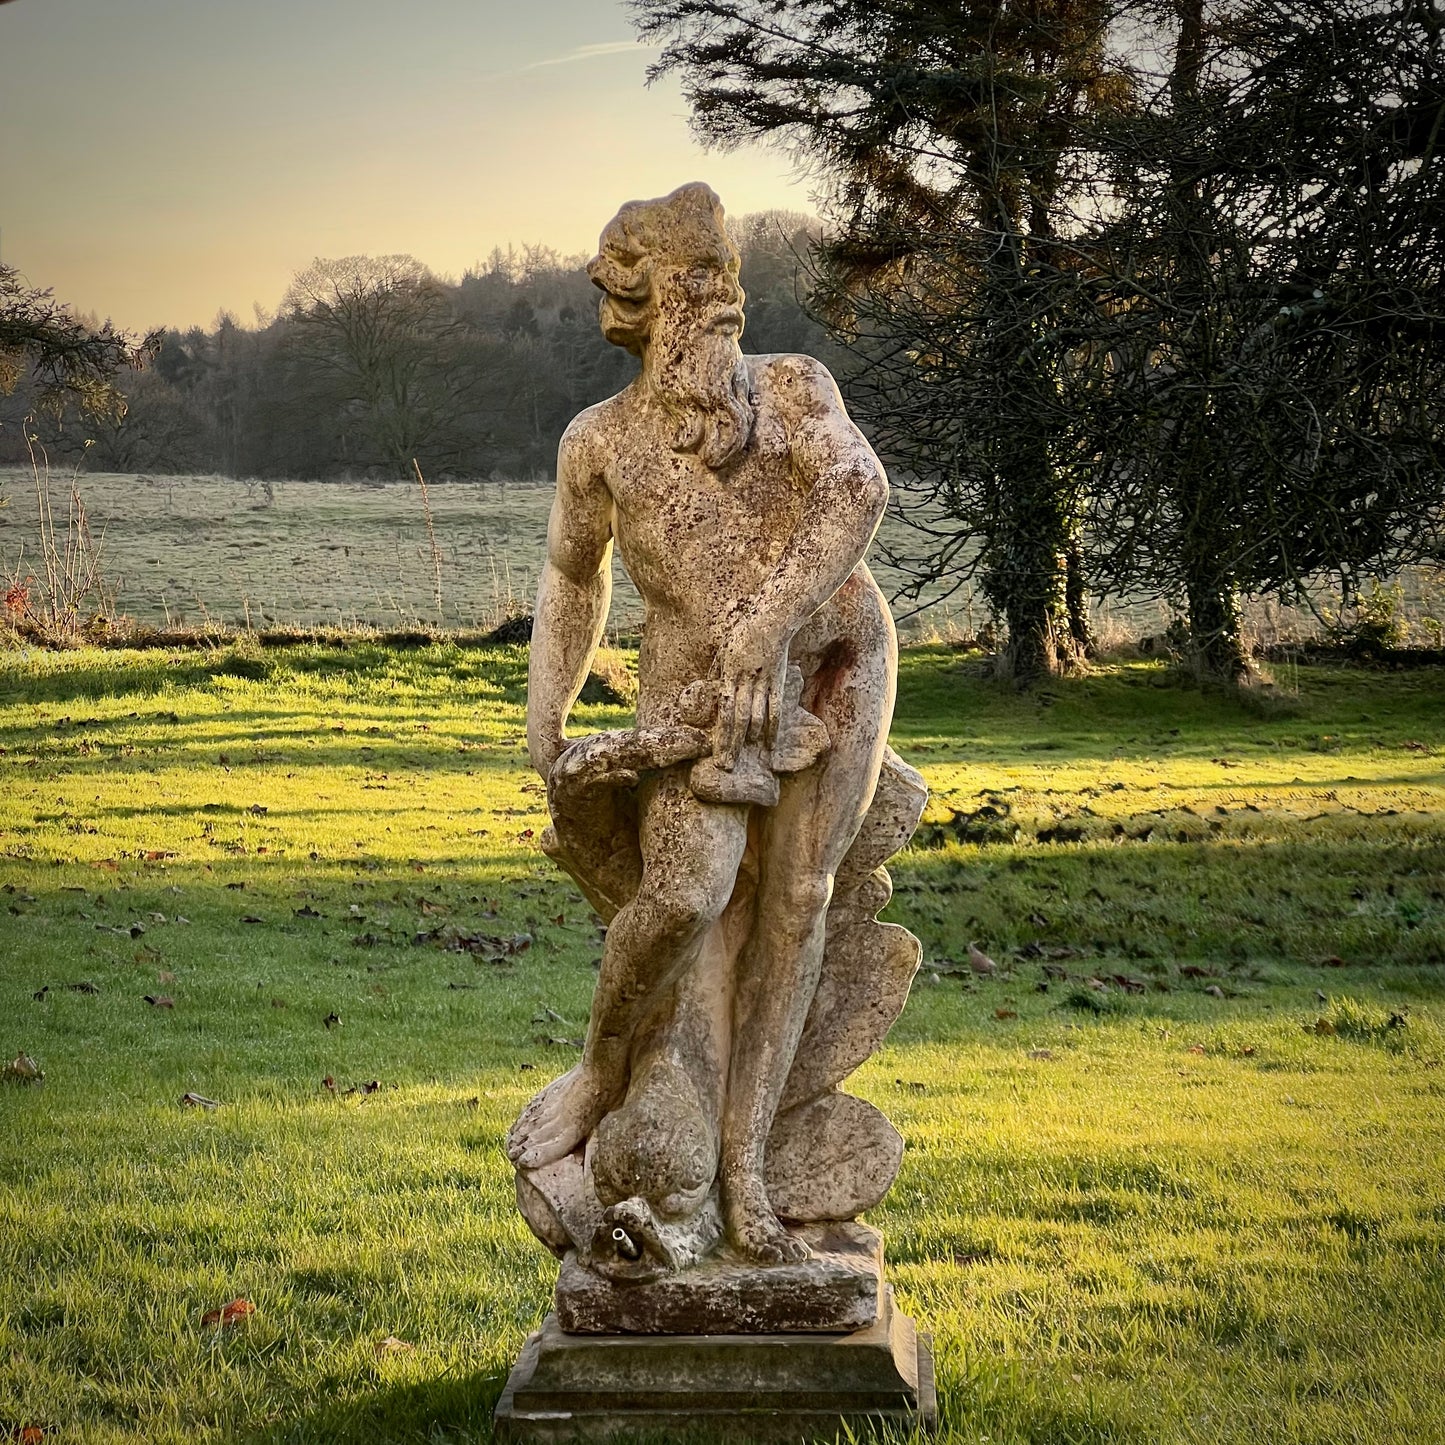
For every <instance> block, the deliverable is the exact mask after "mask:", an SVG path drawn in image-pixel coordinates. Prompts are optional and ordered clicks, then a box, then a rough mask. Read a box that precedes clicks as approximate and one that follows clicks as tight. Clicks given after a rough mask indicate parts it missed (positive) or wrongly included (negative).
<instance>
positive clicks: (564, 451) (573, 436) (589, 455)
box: [557, 394, 624, 477]
mask: <svg viewBox="0 0 1445 1445" xmlns="http://www.w3.org/2000/svg"><path fill="white" fill-rule="evenodd" d="M621 401H622V398H621V395H620V394H619V395H618V396H611V397H608V398H607V400H606V401H599V402H596V403H595V404H594V405H592V406H589V407H586V408H585V409H584V410H582V411H579V412H578V413H577V415H576V416H574V417H573V418H572V420H571V421H570V422H568V423H567V429H566V430H565V431H564V432H563V433H562V440H561V442H560V443H558V446H557V466H558V471H559V473H561V472H564V471H565V472H566V473H568V474H570V475H572V476H574V477H575V476H581V475H588V476H590V475H592V474H594V473H600V472H602V471H604V470H605V469H606V468H605V462H606V459H607V457H608V456H610V455H611V454H612V453H613V452H614V451H615V450H616V443H617V439H618V435H619V433H620V432H621V431H622V429H623V426H624V423H623V419H622V406H621Z"/></svg>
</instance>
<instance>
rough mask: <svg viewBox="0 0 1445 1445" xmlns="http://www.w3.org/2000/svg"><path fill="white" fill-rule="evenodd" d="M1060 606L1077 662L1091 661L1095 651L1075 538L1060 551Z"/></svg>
mask: <svg viewBox="0 0 1445 1445" xmlns="http://www.w3.org/2000/svg"><path fill="white" fill-rule="evenodd" d="M1064 605H1065V607H1066V608H1067V610H1068V616H1069V640H1070V643H1071V644H1072V646H1073V649H1074V655H1075V656H1076V657H1077V658H1080V659H1082V658H1087V657H1092V656H1093V655H1094V653H1095V651H1096V650H1097V648H1096V645H1095V639H1094V624H1093V622H1092V621H1091V620H1090V618H1089V592H1088V585H1087V582H1086V580H1085V578H1084V558H1083V553H1082V552H1081V550H1080V548H1079V539H1078V537H1077V536H1074V537H1071V538H1070V539H1069V545H1068V546H1067V547H1066V548H1065V549H1064Z"/></svg>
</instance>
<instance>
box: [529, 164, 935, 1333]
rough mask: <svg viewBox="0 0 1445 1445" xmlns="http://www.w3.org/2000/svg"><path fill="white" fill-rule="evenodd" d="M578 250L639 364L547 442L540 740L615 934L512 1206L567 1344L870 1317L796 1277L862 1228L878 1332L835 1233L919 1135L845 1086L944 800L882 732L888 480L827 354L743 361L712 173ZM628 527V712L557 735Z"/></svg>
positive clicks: (578, 855)
mask: <svg viewBox="0 0 1445 1445" xmlns="http://www.w3.org/2000/svg"><path fill="white" fill-rule="evenodd" d="M588 269H589V274H590V275H591V277H592V279H593V281H594V283H595V284H596V285H597V286H598V287H599V288H600V289H601V290H602V292H603V299H602V303H601V320H602V328H603V331H604V333H605V335H606V336H607V339H608V340H609V341H612V342H614V343H615V344H617V345H619V346H624V347H626V348H627V349H628V350H629V351H631V352H633V353H634V354H635V355H637V356H638V357H639V359H640V360H641V363H642V365H641V371H640V373H639V374H638V376H637V378H636V380H635V381H634V382H633V383H632V385H630V386H629V387H628V388H627V389H626V390H625V391H623V392H621V393H620V394H618V395H617V396H615V397H613V398H611V399H610V400H608V401H605V402H602V403H600V404H599V405H597V406H594V407H591V408H589V409H588V410H587V411H585V412H583V413H582V414H581V415H580V416H579V417H577V419H576V420H575V421H574V422H573V423H572V425H571V426H570V427H569V428H568V430H567V433H566V435H565V436H564V437H563V439H562V445H561V450H560V454H559V458H558V467H557V492H556V500H555V502H554V504H553V507H552V516H551V522H550V525H549V529H548V539H547V561H546V566H545V568H544V571H543V574H542V581H541V587H540V590H539V594H538V598H537V607H536V620H535V624H534V629H533V635H532V655H531V673H530V679H529V693H528V705H527V728H528V741H529V745H530V750H531V757H532V762H533V764H534V766H535V767H536V769H537V771H538V772H539V773H540V774H541V775H542V777H543V778H545V779H546V782H547V793H548V802H549V806H550V809H551V814H552V820H553V827H552V828H551V829H549V830H548V833H547V835H546V837H545V839H544V844H543V846H544V847H545V849H546V851H547V852H548V853H549V854H550V855H551V857H553V858H554V859H555V860H556V861H557V862H558V863H559V864H560V865H561V866H562V867H563V868H565V869H566V870H567V871H568V872H569V873H570V874H571V875H572V877H573V878H574V879H575V880H576V881H577V883H578V885H579V886H580V888H581V889H582V891H583V893H584V894H585V895H586V896H587V898H588V899H589V901H590V902H591V903H592V905H593V907H594V908H596V910H597V911H598V913H599V914H601V916H602V917H603V919H604V920H605V921H606V922H607V923H608V925H609V927H608V931H607V939H606V945H605V948H604V952H603V958H602V964H601V972H600V975H599V978H598V982H597V990H596V995H595V997H594V999H593V1003H592V1012H591V1018H590V1020H589V1023H588V1028H587V1035H586V1040H585V1047H584V1049H583V1053H582V1058H581V1061H580V1062H579V1063H578V1064H577V1066H576V1067H575V1068H573V1069H572V1070H570V1071H569V1072H568V1073H567V1074H565V1075H563V1076H562V1077H561V1078H560V1079H557V1080H556V1081H554V1082H553V1083H551V1084H549V1085H548V1086H547V1087H546V1088H545V1089H544V1090H543V1091H542V1092H541V1093H540V1094H538V1095H537V1097H536V1098H534V1099H533V1100H532V1102H531V1103H530V1104H529V1105H528V1106H527V1108H526V1109H525V1110H524V1111H523V1113H522V1115H521V1117H520V1118H519V1119H518V1120H517V1122H516V1124H515V1125H514V1127H513V1129H512V1131H511V1134H510V1136H509V1138H508V1146H507V1147H508V1153H509V1156H510V1157H511V1159H512V1161H513V1163H514V1164H515V1165H516V1168H517V1191H518V1201H519V1204H520V1206H521V1209H522V1212H523V1214H524V1216H525V1217H526V1219H527V1221H528V1223H529V1224H530V1225H531V1227H532V1229H533V1230H534V1231H535V1232H536V1234H537V1235H538V1237H539V1238H541V1239H542V1240H543V1242H544V1243H546V1244H547V1245H548V1246H549V1247H550V1248H552V1249H553V1250H554V1251H555V1252H556V1253H557V1254H558V1255H561V1256H565V1257H566V1260H567V1263H566V1264H565V1265H564V1269H563V1281H562V1284H561V1285H559V1293H558V1301H559V1310H560V1311H561V1312H562V1315H563V1319H562V1328H563V1329H564V1330H569V1331H588V1330H591V1331H599V1330H602V1331H605V1330H609V1329H612V1330H634V1331H636V1330H640V1331H644V1332H645V1331H649V1330H650V1331H674V1332H686V1331H689V1330H691V1331H707V1330H712V1331H719V1332H731V1333H737V1332H738V1331H740V1330H741V1331H745V1330H750V1329H751V1330H779V1329H783V1330H810V1329H812V1330H823V1331H826V1330H851V1329H856V1328H858V1327H859V1320H858V1319H851V1318H845V1316H846V1315H847V1310H846V1309H845V1310H844V1311H843V1313H842V1314H841V1315H838V1317H837V1318H832V1317H830V1318H826V1319H812V1320H809V1319H807V1318H801V1317H797V1316H799V1314H800V1312H801V1313H802V1314H804V1315H805V1314H806V1312H807V1310H808V1309H809V1308H813V1307H814V1305H816V1306H817V1308H820V1309H821V1310H822V1312H823V1313H824V1314H829V1312H830V1311H832V1312H833V1313H836V1312H837V1308H838V1306H837V1298H836V1291H835V1295H834V1296H833V1297H831V1302H829V1297H827V1291H826V1289H824V1291H823V1294H822V1295H817V1294H816V1291H815V1292H814V1294H809V1281H810V1280H812V1282H813V1283H814V1284H818V1283H819V1279H821V1278H822V1277H823V1276H826V1277H827V1279H828V1280H832V1281H833V1282H834V1283H835V1284H836V1282H837V1279H838V1278H840V1277H843V1276H849V1269H850V1268H851V1267H853V1266H850V1265H849V1262H848V1260H847V1259H845V1258H843V1256H845V1255H847V1253H848V1250H849V1249H850V1248H851V1249H853V1250H854V1252H855V1254H856V1253H857V1250H858V1248H859V1247H860V1246H859V1238H858V1236H859V1235H870V1236H871V1239H872V1241H874V1243H873V1244H872V1245H871V1246H870V1245H868V1244H867V1242H866V1241H865V1242H864V1244H863V1245H862V1246H861V1247H862V1250H863V1253H864V1254H865V1255H868V1254H869V1253H870V1250H871V1254H872V1256H873V1258H872V1259H870V1260H869V1261H867V1262H865V1267H864V1273H867V1272H868V1271H869V1270H871V1271H872V1272H873V1275H874V1276H875V1278H874V1283H873V1294H872V1295H871V1296H869V1297H868V1299H867V1300H866V1301H865V1302H864V1303H863V1305H862V1306H860V1308H862V1309H863V1314H862V1316H861V1317H860V1318H862V1319H863V1321H864V1322H866V1321H870V1320H874V1319H875V1317H877V1312H878V1311H879V1310H880V1308H882V1305H881V1304H880V1299H879V1292H880V1291H881V1289H882V1286H881V1284H879V1283H878V1281H877V1279H876V1254H877V1246H876V1240H877V1236H876V1235H875V1234H872V1232H871V1231H862V1230H861V1229H857V1233H856V1234H855V1235H847V1234H846V1231H845V1233H844V1234H840V1233H839V1229H838V1227H831V1226H830V1225H829V1224H828V1222H831V1221H847V1220H852V1219H854V1218H855V1217H856V1216H857V1214H858V1213H860V1212H861V1211H862V1210H865V1209H867V1208H869V1207H870V1206H872V1205H874V1204H876V1203H877V1202H878V1201H879V1200H880V1199H881V1198H882V1196H883V1194H884V1193H885V1192H886V1191H887V1189H888V1187H889V1185H890V1184H891V1183H892V1181H893V1178H894V1176H895V1174H896V1173H897V1170H898V1166H899V1162H900V1159H901V1156H902V1149H903V1145H902V1140H901V1139H900V1138H899V1136H898V1134H897V1133H896V1131H895V1130H894V1129H893V1127H892V1126H891V1125H890V1124H889V1122H888V1121H887V1119H885V1118H884V1116H883V1115H882V1114H881V1113H879V1111H878V1110H876V1109H875V1108H873V1107H872V1106H871V1105H870V1104H867V1103H865V1102H864V1101H863V1100H860V1099H857V1098H853V1097H851V1096H849V1095H847V1094H844V1093H842V1092H840V1091H839V1088H838V1085H839V1084H840V1083H841V1081H842V1080H843V1079H845V1078H846V1077H847V1075H848V1074H850V1073H851V1072H852V1071H853V1070H854V1069H856V1068H857V1067H858V1065H859V1064H860V1063H862V1062H863V1061H864V1059H866V1058H867V1057H868V1056H869V1055H870V1054H871V1053H872V1052H873V1051H874V1050H875V1049H876V1048H877V1047H878V1045H879V1044H880V1043H881V1042H882V1040H883V1037H884V1035H885V1034H886V1033H887V1031H888V1028H889V1027H890V1025H891V1024H892V1023H893V1021H894V1019H895V1018H896V1017H897V1015H898V1013H899V1011H900V1010H901V1008H902V1007H903V1004H904V1001H905V999H906V997H907V993H908V986H909V982H910V980H911V978H912V976H913V973H914V971H915V970H916V968H917V965H918V958H919V945H918V941H917V940H916V939H915V938H914V937H913V936H912V935H911V934H909V933H908V932H906V931H905V930H904V929H902V928H899V927H897V926H894V925H891V924H882V923H879V922H877V921H876V914H877V912H878V910H879V909H880V908H881V907H882V906H883V905H884V904H885V903H886V902H887V901H888V898H889V895H890V892H891V884H890V882H889V878H888V874H887V872H886V871H885V870H884V869H883V867H882V864H883V862H884V860H885V859H886V858H888V857H889V856H890V855H891V854H892V853H894V852H896V851H897V850H898V849H899V848H900V847H902V846H903V844H904V843H906V842H907V840H908V838H909V837H910V836H911V835H912V832H913V829H914V827H915V825H916V823H917V821H918V817H919V814H920V812H921V810H922V807H923V804H924V800H925V798H926V789H925V787H924V785H923V782H922V780H921V779H920V778H919V776H918V774H917V773H915V772H914V771H913V770H912V769H911V768H909V767H908V766H907V765H906V764H904V763H903V762H902V761H901V760H900V759H899V758H898V757H897V756H896V755H895V754H894V753H893V752H892V751H891V750H890V749H889V748H888V746H887V743H886V736H887V731H888V726H889V722H890V719H891V716H892V711H893V701H894V687H895V679H896V669H897V644H896V640H895V637H894V631H893V624H892V620H891V618H890V617H889V614H888V609H887V606H886V604H885V602H884V600H883V597H882V596H881V594H880V593H879V590H878V587H877V585H876V583H875V582H874V580H873V578H872V577H871V576H870V575H869V572H868V569H867V567H866V566H865V565H864V564H863V556H864V553H865V551H866V550H867V548H868V546H869V543H870V542H871V540H872V537H873V534H874V531H875V530H876V528H877V526H878V523H879V520H880V518H881V516H882V513H883V508H884V504H885V500H886V495H887V481H886V479H885V477H884V474H883V469H882V467H881V466H880V464H879V462H878V459H877V457H875V456H874V454H873V452H872V450H871V448H870V447H869V446H868V443H867V442H866V441H865V440H864V438H863V436H862V435H861V434H860V433H859V431H858V430H857V428H856V427H855V426H854V425H853V423H852V422H851V421H850V420H849V418H848V414H847V412H846V410H845V409H844V406H843V403H842V400H841V398H840V397H839V395H838V390H837V387H836V386H835V384H834V382H833V379H832V377H831V376H830V375H829V374H828V372H827V370H826V369H825V368H824V367H823V366H821V365H820V364H819V363H818V362H816V361H814V360H812V359H811V358H809V357H805V356H744V355H743V353H742V351H741V349H740V347H739V335H740V333H741V331H742V327H743V310H742V305H743V293H742V289H741V287H740V286H739V284H738V254H737V251H736V250H735V249H734V247H733V245H732V243H731V241H730V240H729V239H728V236H727V233H726V231H725V229H724V226H723V214H722V208H721V205H720V204H719V202H718V199H717V197H716V196H715V195H714V194H713V193H712V191H711V190H709V189H708V188H707V187H706V186H703V185H698V184H694V185H689V186H684V187H682V188H681V189H679V190H677V191H674V192H673V193H672V194H671V195H670V196H667V197H665V198H663V199H661V200H656V201H641V202H632V203H630V204H628V205H626V206H624V207H623V208H622V210H621V211H620V212H619V213H618V215H617V217H616V218H615V219H614V220H613V221H612V222H611V224H610V225H609V226H608V227H607V228H606V230H605V231H604V232H603V234H602V239H601V245H600V250H599V254H598V255H597V256H596V258H595V259H594V260H593V261H592V262H591V263H590V266H589V268H588ZM614 542H615V543H616V544H617V546H618V548H619V550H620V553H621V557H622V560H623V563H624V565H625V566H626V568H627V571H628V574H629V575H630V576H631V578H632V580H633V582H634V583H635V584H636V586H637V589H638V591H639V593H640V594H641V596H642V598H643V601H644V603H645V605H646V622H645V627H644V635H643V642H642V650H641V655H640V658H639V667H638V671H639V683H640V690H639V699H638V706H637V726H636V727H635V728H634V729H631V730H628V731H625V732H616V733H604V734H600V735H594V736H591V737H584V738H580V739H578V740H576V741H573V742H570V743H569V742H568V740H567V738H566V735H565V731H564V728H565V723H566V719H567V715H568V712H569V710H570V708H571V706H572V704H573V702H574V701H575V700H576V698H577V695H578V693H579V691H580V689H581V686H582V684H583V682H584V680H585V678H586V676H587V671H588V666H589V663H590V661H591V658H592V654H593V651H594V649H595V647H596V645H597V642H598V639H599V637H600V635H601V632H602V627H603V623H604V620H605V618H606V615H607V608H608V601H609V595H610V587H611V582H610V568H611V557H612V547H613V543H614ZM830 1227H831V1233H830V1232H829V1230H830ZM856 1228H857V1227H855V1229H856ZM810 1250H811V1252H812V1253H813V1254H815V1255H816V1256H818V1258H817V1259H813V1260H810V1259H809V1255H810ZM840 1251H841V1254H840ZM840 1260H841V1263H840ZM854 1265H855V1266H856V1260H855V1261H854ZM810 1270H811V1271H812V1274H810V1273H809V1271H810ZM718 1271H722V1272H723V1273H724V1274H725V1275H727V1277H728V1279H729V1281H730V1283H729V1284H728V1287H727V1288H726V1289H725V1290H723V1291H722V1294H721V1295H719V1294H718V1292H717V1291H713V1292H712V1293H711V1294H710V1293H709V1292H708V1290H707V1289H706V1288H705V1287H703V1284H702V1281H703V1280H704V1279H715V1278H716V1277H717V1274H718ZM854 1273H855V1274H856V1268H855V1269H854ZM814 1276H817V1277H818V1278H814ZM849 1277H850V1278H851V1277H852V1276H849ZM690 1281H696V1282H697V1284H698V1288H696V1289H689V1288H688V1285H689V1282H690ZM855 1282H856V1281H855ZM824 1283H825V1284H826V1280H825V1281H824ZM794 1286H796V1288H794ZM799 1290H801V1293H799ZM855 1293H856V1291H855ZM775 1296H776V1297H777V1298H774V1297H775ZM724 1298H725V1301H726V1302H725V1303H723V1304H719V1303H718V1301H719V1299H724ZM645 1300H650V1301H651V1302H652V1303H651V1305H648V1306H644V1305H642V1304H641V1303H640V1302H642V1301H645ZM810 1300H812V1301H814V1305H810V1304H809V1301H810ZM819 1300H821V1301H822V1303H821V1304H819V1303H818V1301H819ZM747 1301H751V1303H747ZM770 1301H771V1304H770ZM750 1312H751V1313H750Z"/></svg>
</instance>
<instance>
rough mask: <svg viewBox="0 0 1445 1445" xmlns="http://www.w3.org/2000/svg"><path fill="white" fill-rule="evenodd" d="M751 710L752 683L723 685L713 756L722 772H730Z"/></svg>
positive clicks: (736, 758) (741, 742)
mask: <svg viewBox="0 0 1445 1445" xmlns="http://www.w3.org/2000/svg"><path fill="white" fill-rule="evenodd" d="M751 710H752V685H751V683H750V682H748V681H746V680H745V681H743V682H741V683H735V684H733V685H732V686H728V685H727V684H726V683H725V684H724V685H723V695H722V699H721V701H720V702H719V704H718V712H717V746H716V749H715V750H714V753H713V757H714V759H715V760H716V762H717V765H718V767H720V768H721V769H722V770H723V772H725V773H730V772H732V770H733V766H734V764H736V762H737V760H738V751H739V749H740V748H741V747H742V744H743V736H744V734H745V733H746V732H747V726H748V717H749V714H750V712H751Z"/></svg>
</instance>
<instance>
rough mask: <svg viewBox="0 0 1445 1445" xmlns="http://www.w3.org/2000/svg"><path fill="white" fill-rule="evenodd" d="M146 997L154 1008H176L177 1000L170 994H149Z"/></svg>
mask: <svg viewBox="0 0 1445 1445" xmlns="http://www.w3.org/2000/svg"><path fill="white" fill-rule="evenodd" d="M144 997H145V1001H146V1002H147V1003H148V1004H149V1005H150V1006H151V1007H152V1008H175V1006H176V1001H175V999H173V998H172V997H171V996H170V994H168V993H148V994H146V995H144Z"/></svg>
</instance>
